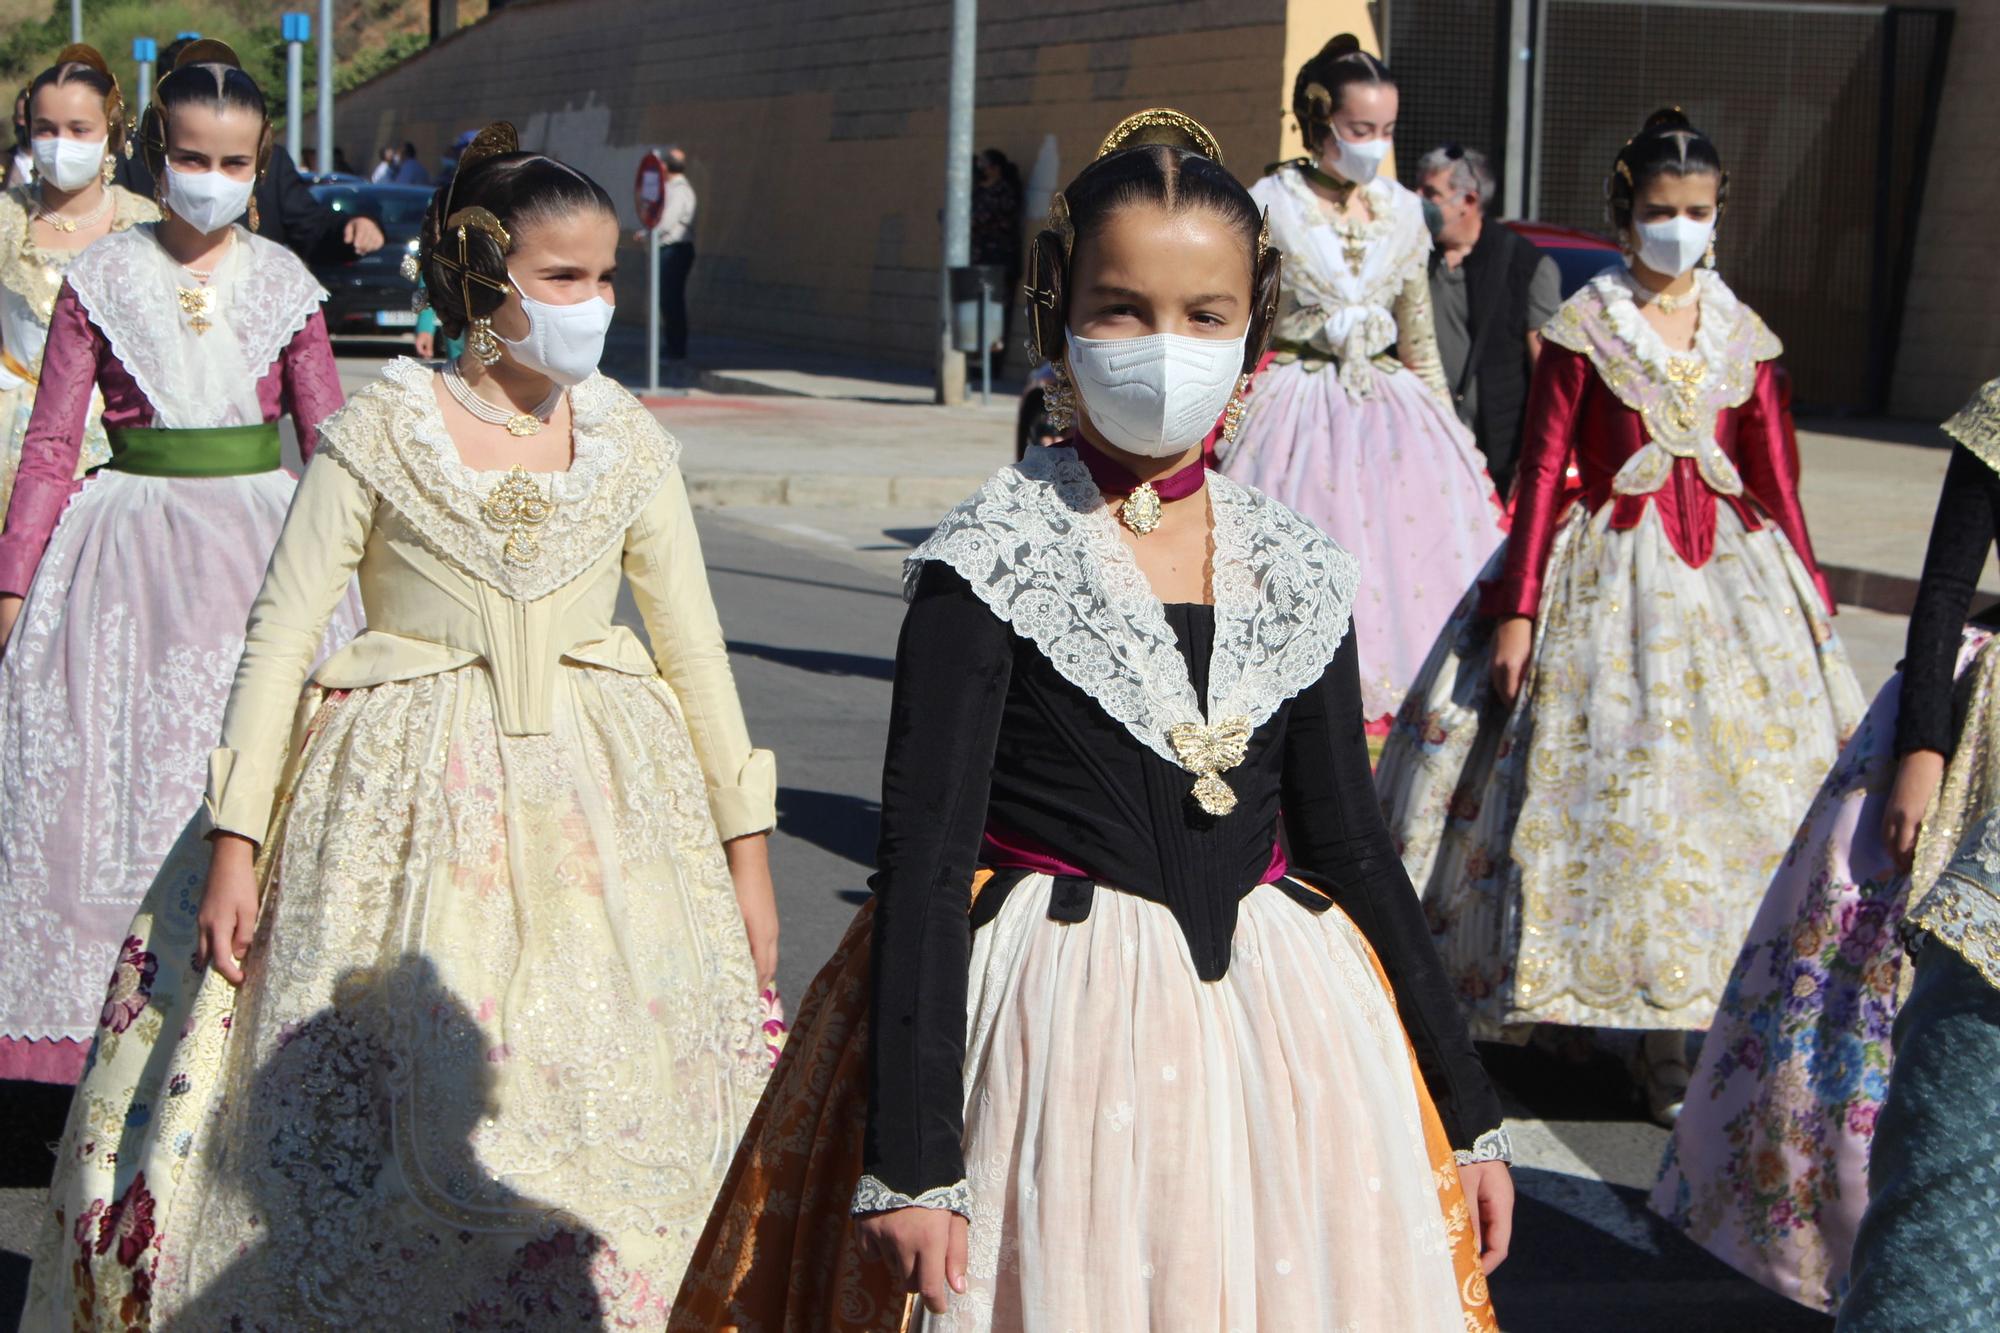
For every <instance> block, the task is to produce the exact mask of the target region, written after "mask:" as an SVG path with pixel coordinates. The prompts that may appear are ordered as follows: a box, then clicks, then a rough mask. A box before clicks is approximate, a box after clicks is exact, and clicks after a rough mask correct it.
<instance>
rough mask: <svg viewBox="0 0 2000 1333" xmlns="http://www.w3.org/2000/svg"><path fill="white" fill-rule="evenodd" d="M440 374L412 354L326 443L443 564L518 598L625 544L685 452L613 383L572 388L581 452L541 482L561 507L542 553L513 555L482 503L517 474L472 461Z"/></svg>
mask: <svg viewBox="0 0 2000 1333" xmlns="http://www.w3.org/2000/svg"><path fill="white" fill-rule="evenodd" d="M434 376H435V372H433V371H432V370H431V369H430V368H429V367H428V366H425V365H424V364H423V363H421V362H418V361H413V360H411V359H410V358H408V357H398V358H397V359H396V360H394V361H391V362H390V363H389V364H388V365H387V366H385V367H383V369H382V378H381V379H379V380H377V381H376V382H375V383H373V384H371V385H369V386H368V387H367V388H365V389H363V390H361V391H360V392H359V393H357V394H355V395H354V397H353V398H351V399H349V400H348V402H347V405H346V406H345V407H343V408H341V409H340V410H339V411H338V412H335V413H334V414H333V415H332V416H330V417H328V418H327V419H326V421H325V423H324V424H322V425H321V426H320V435H319V447H320V449H321V451H322V452H325V453H328V454H331V455H332V456H333V457H335V458H337V459H339V460H340V462H341V464H342V465H343V466H344V467H346V468H347V470H348V471H350V472H352V473H353V474H354V475H355V476H356V477H358V478H359V479H360V480H361V483H362V484H363V485H365V486H367V487H368V489H369V490H371V491H373V492H374V493H375V494H376V495H377V496H379V497H380V498H381V499H382V500H383V501H384V502H385V503H387V504H389V505H390V506H391V507H392V508H394V509H395V510H396V512H397V513H399V514H401V515H402V516H403V518H404V519H405V520H407V521H408V522H409V524H410V526H411V528H413V529H414V530H415V531H416V533H417V535H418V537H419V538H420V539H421V540H422V541H423V543H424V545H425V546H427V547H429V548H430V549H431V550H432V551H433V552H435V553H436V554H437V555H438V557H439V558H440V559H443V560H445V561H446V562H448V563H449V564H451V565H453V566H454V567H456V568H458V569H461V570H463V571H465V572H466V573H467V574H470V575H471V576H472V577H474V578H476V579H479V580H481V581H483V582H486V583H490V584H492V585H493V586H494V587H496V588H498V589H500V590H501V591H502V592H504V593H506V594H507V595H508V596H509V597H511V598H514V599H515V600H516V601H522V602H532V601H537V600H539V599H541V598H543V597H546V596H548V595H549V594H550V593H552V592H554V591H556V590H557V589H558V588H561V587H563V586H564V585H565V584H567V583H569V582H570V581H571V580H573V579H575V578H577V577H579V576H580V575H582V574H584V573H586V572H587V571H589V570H590V569H591V567H592V566H594V565H595V564H596V563H597V562H598V561H599V560H600V559H601V558H603V556H604V554H605V552H607V551H609V550H610V549H611V548H612V547H613V546H614V545H616V544H618V543H619V542H621V541H623V540H624V537H625V531H626V529H627V528H629V527H631V525H632V522H633V520H635V519H636V518H637V517H638V516H639V514H640V512H641V511H642V510H644V509H645V507H646V506H647V505H648V504H649V503H651V502H652V500H653V497H654V496H655V495H656V494H657V493H658V492H659V488H660V483H661V481H662V480H663V479H664V478H665V477H666V475H667V472H668V470H669V469H670V468H672V467H673V466H674V465H675V463H676V462H678V460H679V458H680V442H679V441H677V440H675V439H674V438H673V437H672V436H670V435H668V434H667V433H666V431H665V430H663V429H662V428H661V426H660V423H659V422H658V421H657V420H656V419H655V418H654V417H653V414H652V413H651V412H648V411H647V410H646V409H645V407H644V406H643V405H642V404H641V403H640V402H639V400H638V399H636V398H634V397H633V396H632V395H631V394H629V393H627V392H626V391H625V390H624V389H623V388H621V387H619V385H618V384H616V383H614V382H613V381H611V380H609V379H606V378H605V377H604V376H603V375H592V376H591V377H590V378H589V379H587V380H585V381H584V382H583V383H581V384H579V385H577V386H576V387H575V388H574V389H571V390H570V395H569V401H570V414H571V420H572V423H573V439H574V449H575V453H574V456H573V458H572V460H571V463H570V466H569V469H568V470H567V471H564V472H556V473H548V474H537V475H534V476H533V477H532V478H531V479H532V481H533V482H534V484H535V485H536V486H538V487H541V488H544V489H545V490H546V492H547V493H548V494H549V495H550V496H551V497H552V499H553V501H554V503H553V504H552V506H551V507H550V512H549V517H548V521H547V522H546V523H544V524H542V525H541V526H540V527H539V529H538V530H537V531H536V534H535V535H536V538H537V540H538V544H539V546H540V556H539V558H537V559H536V560H535V561H534V562H533V563H531V564H525V565H524V564H521V563H517V562H515V561H511V560H509V559H507V558H506V555H505V549H506V546H507V533H506V532H505V531H503V530H501V529H499V528H496V527H494V526H493V525H491V524H489V523H488V522H487V521H486V519H485V517H484V514H483V513H482V507H483V505H484V503H485V500H486V498H487V496H488V495H489V494H491V492H492V491H493V488H494V487H495V486H497V485H498V484H499V483H500V482H501V481H502V480H503V479H504V478H505V477H506V476H507V475H508V474H507V473H505V472H496V471H479V470H475V469H473V468H469V467H467V466H466V465H465V463H464V461H463V460H462V459H460V457H459V454H458V446H457V445H455V444H453V443H452V439H451V432H450V430H449V428H448V427H447V426H446V424H445V419H444V413H443V411H442V410H441V409H440V408H439V406H438V399H437V392H436V390H434V389H433V388H432V387H431V385H432V381H433V379H434Z"/></svg>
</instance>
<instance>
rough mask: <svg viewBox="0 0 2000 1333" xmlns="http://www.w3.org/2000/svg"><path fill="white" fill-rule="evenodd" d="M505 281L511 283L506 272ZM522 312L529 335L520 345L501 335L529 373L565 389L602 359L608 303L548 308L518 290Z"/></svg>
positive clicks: (586, 375)
mask: <svg viewBox="0 0 2000 1333" xmlns="http://www.w3.org/2000/svg"><path fill="white" fill-rule="evenodd" d="M507 281H509V282H514V275H513V274H511V273H509V274H508V275H507ZM514 290H515V291H517V292H521V311H522V313H523V314H525V315H527V317H528V336H527V337H525V338H523V339H521V340H520V341H519V342H516V341H514V340H513V339H512V338H509V337H506V336H504V335H503V336H502V337H501V339H500V341H501V342H504V343H506V344H507V346H508V348H509V349H510V350H511V351H512V352H513V353H514V359H515V360H516V361H519V362H520V363H521V364H522V365H524V366H526V367H527V368H528V369H529V370H533V371H539V372H540V373H541V374H544V375H547V376H548V377H549V378H550V379H551V380H554V381H555V382H556V383H557V384H560V385H563V386H565V387H568V386H570V385H574V384H581V383H583V382H584V381H585V380H587V379H589V378H590V377H591V375H592V374H594V373H595V372H596V370H597V363H598V362H599V361H601V360H603V359H604V335H605V334H606V333H608V332H609V331H610V329H611V316H612V313H613V311H612V308H611V302H609V301H607V300H605V299H604V298H603V297H601V296H593V297H591V298H590V299H589V300H587V301H578V302H576V303H575V304H574V305H550V304H549V303H548V302H547V301H537V300H536V299H535V298H534V297H532V296H530V295H528V294H527V293H526V292H522V291H521V284H520V283H518V282H514Z"/></svg>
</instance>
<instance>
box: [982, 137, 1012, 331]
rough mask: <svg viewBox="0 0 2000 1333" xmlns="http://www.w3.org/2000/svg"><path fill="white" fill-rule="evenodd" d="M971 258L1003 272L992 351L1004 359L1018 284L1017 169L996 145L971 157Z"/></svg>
mask: <svg viewBox="0 0 2000 1333" xmlns="http://www.w3.org/2000/svg"><path fill="white" fill-rule="evenodd" d="M972 262H973V263H975V264H982V265H991V266H993V267H994V268H997V269H999V270H1000V271H1001V272H1002V273H1003V274H1004V275H1005V281H1004V282H1003V283H1002V284H1001V287H1000V290H1001V292H1003V293H1006V294H1007V295H1005V296H1003V297H1002V298H1001V309H1002V311H1004V312H1005V313H1003V314H1002V315H1001V322H1000V328H999V330H998V331H997V332H996V333H995V334H994V335H993V354H994V356H995V357H996V358H999V359H1002V360H1004V359H1005V358H1006V355H1007V348H1008V345H1009V344H1010V342H1011V341H1012V336H1011V335H1012V334H1013V331H1014V307H1015V305H1016V304H1018V302H1016V301H1014V300H1013V299H1012V293H1013V291H1014V289H1015V288H1016V287H1018V286H1020V284H1021V171H1020V168H1018V167H1016V166H1015V165H1014V164H1013V162H1011V161H1009V160H1008V157H1007V155H1006V154H1005V153H1003V152H1001V151H1000V150H999V149H998V148H989V149H987V150H986V151H985V152H983V153H981V154H980V155H979V156H978V157H977V158H976V159H974V161H973V185H972Z"/></svg>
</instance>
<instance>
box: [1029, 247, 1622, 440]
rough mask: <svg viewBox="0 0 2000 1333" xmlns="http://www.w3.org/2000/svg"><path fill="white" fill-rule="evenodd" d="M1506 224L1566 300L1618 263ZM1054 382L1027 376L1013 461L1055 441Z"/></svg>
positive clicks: (1603, 250) (1606, 253)
mask: <svg viewBox="0 0 2000 1333" xmlns="http://www.w3.org/2000/svg"><path fill="white" fill-rule="evenodd" d="M1507 225H1508V226H1510V227H1512V228H1513V229H1514V230H1515V231H1517V232H1519V233H1520V234H1521V235H1523V236H1525V237H1527V238H1528V239H1529V240H1531V241H1533V242H1534V243H1535V246H1536V248H1537V249H1539V250H1541V251H1542V253H1544V254H1546V255H1548V256H1549V258H1551V259H1553V260H1555V261H1556V270H1557V272H1559V273H1560V274H1561V275H1562V294H1563V298H1564V299H1565V300H1567V299H1568V298H1569V295H1570V293H1572V292H1574V291H1575V290H1576V289H1577V288H1579V287H1581V286H1583V284H1584V283H1586V282H1589V281H1590V280H1591V279H1592V278H1593V277H1596V276H1597V275H1598V274H1599V273H1601V272H1603V271H1604V269H1605V268H1606V267H1607V266H1608V265H1611V264H1614V263H1616V262H1618V247H1617V246H1615V245H1613V244H1612V243H1611V242H1610V241H1607V240H1605V239H1604V238H1603V237H1602V236H1599V235H1597V234H1596V233H1595V232H1588V231H1581V230H1579V229H1577V228H1575V227H1558V226H1555V225H1553V224H1551V223H1547V222H1509V223H1508V224H1507ZM1053 379H1054V375H1053V372H1052V371H1051V370H1050V369H1049V367H1048V366H1046V365H1044V366H1041V367H1039V368H1038V369H1036V371H1035V372H1034V373H1033V374H1032V375H1030V376H1028V383H1027V385H1026V386H1025V387H1024V388H1023V389H1022V391H1021V408H1020V411H1019V413H1018V414H1017V415H1016V417H1015V430H1014V456H1015V457H1016V458H1019V457H1020V456H1021V455H1022V454H1023V453H1025V452H1027V449H1028V446H1029V445H1031V444H1047V443H1048V442H1049V441H1050V440H1052V439H1053V438H1055V437H1054V433H1053V432H1052V431H1050V430H1049V428H1048V414H1047V411H1046V409H1045V408H1044V406H1043V401H1044V398H1045V397H1046V394H1047V390H1048V387H1049V384H1050V383H1051V381H1052V380H1053Z"/></svg>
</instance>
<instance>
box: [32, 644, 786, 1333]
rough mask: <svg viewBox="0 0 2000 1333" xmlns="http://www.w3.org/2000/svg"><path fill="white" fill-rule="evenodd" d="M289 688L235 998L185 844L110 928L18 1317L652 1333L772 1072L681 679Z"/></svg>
mask: <svg viewBox="0 0 2000 1333" xmlns="http://www.w3.org/2000/svg"><path fill="white" fill-rule="evenodd" d="M560 672H561V675H560V678H559V679H558V681H557V682H556V685H555V719H554V726H553V730H552V732H551V733H550V734H548V735H535V736H509V735H505V734H503V733H501V732H500V731H499V730H498V729H497V727H496V726H495V723H494V717H495V712H494V703H493V695H492V686H491V683H490V680H489V678H488V676H487V675H486V673H485V671H484V669H483V668H482V667H479V666H470V667H465V668H461V669H458V670H455V671H451V672H447V673H443V674H439V675H434V676H427V677H421V678H418V679H414V680H409V681H400V682H392V683H389V684H383V685H376V686H373V687H370V688H367V689H363V690H356V691H354V692H352V693H347V694H329V695H325V696H323V697H320V698H315V695H316V693H317V692H313V693H312V694H309V696H308V706H309V708H310V709H311V713H310V717H311V721H310V723H309V725H308V726H307V727H306V729H305V731H304V733H303V734H304V741H303V744H302V745H301V746H300V747H299V750H298V752H297V754H296V755H295V759H294V763H293V777H292V778H291V779H289V781H290V795H289V797H288V798H287V799H286V803H285V804H283V805H281V806H280V813H279V815H278V816H277V819H276V821H275V823H274V829H273V834H272V838H271V841H270V844H269V848H268V850H269V853H270V856H271V861H270V863H269V864H268V865H267V867H266V871H265V873H266V874H267V876H268V887H267V888H266V889H265V897H264V905H263V910H262V915H261V918H260V921H259V923H258V929H257V937H256V943H255V945H254V946H253V948H252V951H251V955H250V959H249V962H248V964H247V967H248V975H247V979H246V982H245V984H244V986H243V988H242V989H241V990H240V991H237V990H235V989H232V988H231V987H230V986H229V985H228V983H226V982H225V981H223V980H222V979H221V978H220V977H219V976H216V975H214V974H212V973H211V974H208V975H206V976H194V975H190V973H189V970H188V968H189V955H190V953H191V951H192V948H193V941H194V911H195V908H196V904H197V899H198V896H199V894H200V891H201V883H202V878H203V874H204V872H205V856H204V852H205V847H204V846H203V845H202V844H200V843H197V842H194V841H193V840H192V837H190V838H189V839H188V840H185V841H184V842H183V843H182V844H181V845H180V846H179V847H178V848H177V849H176V853H175V856H174V857H173V858H171V859H170V861H169V863H168V866H167V868H166V870H165V871H164V872H163V873H162V874H161V876H160V878H159V880H158V882H157V883H156V884H155V885H154V887H153V890H152V892H151V893H150V895H149V896H148V898H147V900H146V902H145V904H144V905H143V907H142V909H141V911H140V913H139V916H138V919H137V921H136V922H135V924H134V925H133V926H132V929H131V932H130V935H131V938H130V940H129V941H128V942H127V946H126V948H127V953H128V955H130V956H132V957H134V958H136V959H137V962H136V964H135V970H136V972H137V974H138V976H139V977H140V978H141V981H140V983H139V984H138V985H137V986H136V987H133V988H130V989H128V991H127V992H126V993H125V994H124V995H123V996H122V998H120V1000H119V1007H120V1015H121V1016H120V1021H118V1022H117V1023H114V1024H112V1025H111V1026H109V1027H107V1028H106V1030H105V1031H103V1032H102V1033H101V1034H100V1036H99V1038H98V1042H97V1045H96V1047H95V1048H94V1052H93V1059H92V1062H91V1065H90V1067H89V1069H88V1070H87V1071H86V1073H85V1075H84V1079H83V1082H82V1084H81V1086H80V1087H79V1089H78V1096H77V1099H76V1102H75V1105H74V1107H73V1109H72V1111H71V1115H70V1122H69V1125H68V1127H67V1129H66V1131H65V1134H64V1137H63V1142H62V1146H61V1149H60V1151H59V1153H58V1158H57V1167H56V1177H55V1181H54V1184H53V1186H52V1188H51V1195H52V1213H51V1216H50V1218H49V1220H48V1222H47V1224H46V1228H45V1231H44V1233H43V1236H42V1238H41V1242H40V1244H39V1245H38V1247H37V1250H36V1256H35V1266H34V1270H33V1273H32V1276H31V1280H30V1293H29V1306H28V1317H27V1327H29V1328H31V1329H37V1330H39V1329H58V1328H60V1329H67V1328H69V1327H70V1326H71V1323H72V1321H73V1320H74V1321H75V1322H76V1323H77V1324H78V1325H79V1326H95V1325H92V1324H91V1320H92V1319H97V1320H107V1319H109V1318H111V1317H112V1314H111V1312H114V1311H115V1312H118V1317H119V1318H120V1319H121V1320H122V1322H121V1323H120V1325H119V1326H120V1327H125V1326H133V1327H138V1328H148V1327H177V1328H189V1329H196V1328H200V1329H210V1328H232V1327H242V1328H272V1329H293V1328H323V1327H337V1328H447V1327H452V1328H549V1327H572V1326H582V1327H591V1328H596V1327H607V1328H654V1329H657V1328H659V1327H661V1326H662V1325H663V1324H664V1322H665V1320H666V1317H667V1313H668V1306H669V1303H670V1302H671V1300H672V1298H673V1294H674V1290H675V1288H676V1286H677V1285H678V1284H679V1282H680V1279H681V1273H682V1269H683V1268H684V1266H685V1264H686V1261H687V1255H688V1251H689V1249H690V1247H691V1246H692V1245H693V1242H694V1240H695V1237H696V1235H697V1234H698V1233H699V1231H700V1229H701V1227H702V1224H703V1222H704V1220H705V1219H706V1217H707V1215H708V1209H709V1204H710V1202H711V1200H712V1199H713V1197H714V1194H715V1190H716V1187H717V1185H718V1184H719V1183H720V1181H721V1179H722V1176H723V1171H724V1168H725V1167H726V1166H727V1165H728V1163H729V1160H730V1156H731V1154H732V1153H733V1152H734V1150H735V1147H736V1142H737V1136H738V1135H739V1134H740V1133H741V1131H742V1128H743V1125H744V1122H745V1121H746V1120H747V1118H748V1116H749V1114H750V1110H751V1107H752V1106H753V1105H754V1103H755V1101H756V1098H757V1096H758V1093H759V1091H760V1090H761V1088H762V1086H763V1083H764V1080H765V1078H766V1077H767V1076H768V1071H769V1067H770V1054H769V1047H768V1046H767V1044H766V1032H765V1030H764V1026H763V1025H764V1023H765V1020H766V1011H765V1005H764V1003H763V1002H762V1001H760V999H759V997H758V995H757V988H756V980H755V975H754V968H753V964H752V962H751V958H750V950H749V944H748V941H747V940H746V938H745V936H744V933H743V926H742V921H741V917H740V914H739V912H738V909H737V905H736V896H735V892H734V889H733V887H732V885H731V881H730V878H729V873H728V868H727V866H726V864H725V862H724V858H723V854H722V847H721V844H720V842H719V840H718V838H717V835H716V831H715V826H714V824H713V822H712V820H711V819H710V816H709V813H708V803H707V796H706V792H705V788H704V784H703V780H702V775H701V771H700V768H699V766H698V764H697V761H696V758H695V754H694V749H693V746H692V744H691V743H690V741H689V739H688V735H687V730H686V727H685V725H684V723H683V721H682V718H681V715H680V712H679V708H678V705H677V704H676V703H675V701H674V699H673V697H672V695H671V693H670V692H669V691H668V690H667V689H666V687H665V686H664V685H663V684H662V683H661V682H660V681H658V680H657V679H651V678H640V677H633V676H626V675H623V674H620V673H616V672H610V671H600V670H596V669H594V668H586V667H574V666H566V667H563V668H560Z"/></svg>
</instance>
